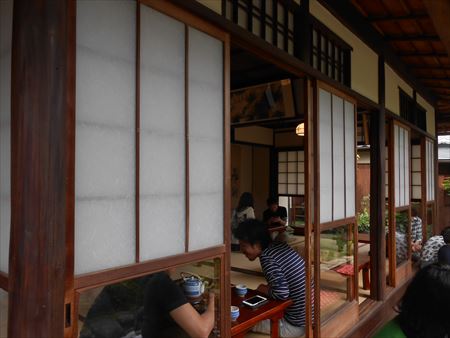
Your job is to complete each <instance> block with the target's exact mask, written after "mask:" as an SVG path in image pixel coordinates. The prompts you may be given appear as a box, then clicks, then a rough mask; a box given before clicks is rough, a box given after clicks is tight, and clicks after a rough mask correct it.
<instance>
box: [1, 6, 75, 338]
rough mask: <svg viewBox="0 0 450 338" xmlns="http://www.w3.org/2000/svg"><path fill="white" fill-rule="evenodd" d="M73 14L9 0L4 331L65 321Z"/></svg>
mask: <svg viewBox="0 0 450 338" xmlns="http://www.w3.org/2000/svg"><path fill="white" fill-rule="evenodd" d="M74 19H75V2H73V1H70V0H60V1H51V0H46V1H45V0H40V1H38V0H15V1H14V13H13V44H12V73H11V77H12V87H11V111H12V121H11V153H12V170H11V173H12V180H11V193H12V212H11V244H10V245H11V248H10V264H9V269H10V271H9V272H10V275H9V277H10V278H9V316H8V320H9V322H8V337H21V338H28V337H30V338H31V337H63V336H64V334H65V328H67V327H69V326H70V325H71V313H70V309H71V308H73V306H72V304H70V303H69V304H68V306H67V305H66V306H65V291H66V290H65V289H66V287H67V285H68V284H70V283H68V280H70V279H72V280H73V264H70V263H69V264H68V261H66V260H67V257H69V256H71V257H72V260H73V247H72V248H70V245H69V247H67V245H66V241H67V242H71V240H72V243H73V158H74V149H75V147H74V133H75V124H74V93H75V87H74V80H75V78H74V75H75V68H74V66H75V64H74V63H75V62H74V61H75V57H74V44H75V39H74V38H75V20H74ZM71 227H72V231H71V230H70V228H71ZM71 236H72V239H71V238H70V237H71ZM70 270H71V271H70ZM65 309H68V311H69V313H68V314H66V316H65V315H64V310H65ZM65 317H66V318H67V320H66V321H65Z"/></svg>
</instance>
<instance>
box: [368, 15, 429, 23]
mask: <svg viewBox="0 0 450 338" xmlns="http://www.w3.org/2000/svg"><path fill="white" fill-rule="evenodd" d="M428 18H429V16H428V14H427V13H426V12H423V13H414V14H408V15H400V16H392V15H382V16H368V17H367V20H369V21H370V22H373V23H380V22H390V21H404V20H419V19H428Z"/></svg>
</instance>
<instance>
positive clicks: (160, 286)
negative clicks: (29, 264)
mask: <svg viewBox="0 0 450 338" xmlns="http://www.w3.org/2000/svg"><path fill="white" fill-rule="evenodd" d="M185 279H186V280H187V279H191V280H192V282H194V283H195V284H194V287H195V289H190V290H188V288H187V287H185V283H184V280H185ZM220 280H221V276H220V260H219V259H214V260H206V261H201V262H196V263H192V264H189V265H185V266H182V267H178V268H176V269H170V270H167V271H162V272H158V273H154V274H150V275H147V276H143V277H139V278H135V279H131V280H127V281H123V282H120V283H116V284H112V285H107V286H102V287H98V288H95V289H90V290H87V291H84V292H82V293H81V294H80V298H79V303H78V330H79V332H78V337H80V338H88V337H89V338H106V337H108V338H109V337H138V336H141V335H142V334H147V335H148V333H147V332H149V333H151V334H152V335H155V337H181V336H182V337H185V336H186V332H185V331H184V330H183V329H182V328H181V327H180V326H179V325H178V324H177V323H176V322H175V321H172V320H171V317H170V313H169V312H165V311H166V310H165V308H164V306H165V304H164V301H166V300H167V299H168V298H169V297H168V295H170V298H171V299H175V300H176V301H177V302H179V303H181V304H183V305H184V304H190V306H192V307H193V308H194V309H195V310H197V311H198V312H199V313H202V312H204V311H205V310H206V308H207V303H208V293H209V290H212V291H213V292H214V293H215V294H216V295H219V294H220ZM202 286H203V287H204V290H205V291H204V292H202V290H201V289H202ZM188 291H194V292H195V294H192V293H189V294H188ZM0 299H1V294H0ZM215 302H216V304H215V309H220V308H221V306H220V298H219V297H217V296H216V298H215ZM166 306H169V305H168V304H166ZM215 312H216V313H215V316H214V317H215V320H214V328H213V331H212V336H213V337H218V336H220V331H219V329H220V321H219V318H218V317H219V313H218V312H217V310H215ZM155 313H157V314H158V317H157V318H156V320H154V321H151V320H148V319H154V318H155V317H154V316H155Z"/></svg>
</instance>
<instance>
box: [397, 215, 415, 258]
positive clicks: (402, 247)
mask: <svg viewBox="0 0 450 338" xmlns="http://www.w3.org/2000/svg"><path fill="white" fill-rule="evenodd" d="M395 226H396V230H395V251H396V258H397V266H398V265H399V264H401V263H403V262H404V261H406V260H407V259H408V251H409V250H410V248H408V246H410V243H411V234H410V225H409V216H408V211H402V212H396V213H395Z"/></svg>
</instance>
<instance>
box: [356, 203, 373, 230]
mask: <svg viewBox="0 0 450 338" xmlns="http://www.w3.org/2000/svg"><path fill="white" fill-rule="evenodd" d="M369 231H370V214H369V211H368V210H367V209H366V208H364V209H363V211H361V212H360V213H358V232H369Z"/></svg>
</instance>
